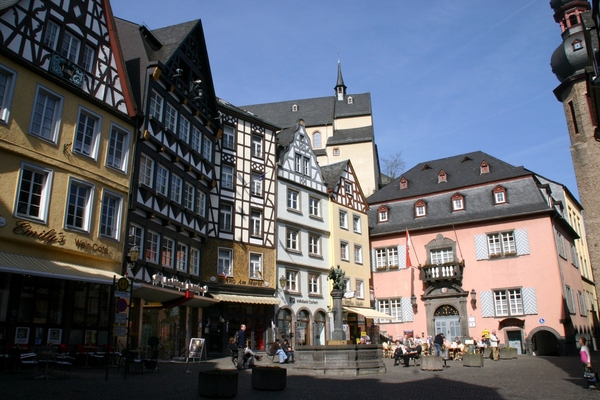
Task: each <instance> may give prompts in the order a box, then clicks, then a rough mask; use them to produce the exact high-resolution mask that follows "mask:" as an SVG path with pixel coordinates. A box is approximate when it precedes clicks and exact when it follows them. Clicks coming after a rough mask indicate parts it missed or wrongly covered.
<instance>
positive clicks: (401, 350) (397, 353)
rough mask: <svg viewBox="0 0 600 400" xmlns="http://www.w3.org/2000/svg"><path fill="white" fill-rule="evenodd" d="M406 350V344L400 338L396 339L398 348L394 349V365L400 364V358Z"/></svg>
mask: <svg viewBox="0 0 600 400" xmlns="http://www.w3.org/2000/svg"><path fill="white" fill-rule="evenodd" d="M405 352H406V348H405V347H404V344H403V343H402V342H401V341H400V340H396V350H394V365H395V366H396V365H400V358H401V357H402V356H403V355H404V353H405Z"/></svg>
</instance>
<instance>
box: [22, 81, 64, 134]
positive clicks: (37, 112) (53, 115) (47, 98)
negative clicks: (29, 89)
mask: <svg viewBox="0 0 600 400" xmlns="http://www.w3.org/2000/svg"><path fill="white" fill-rule="evenodd" d="M62 102H63V99H62V97H60V96H59V95H57V94H55V93H52V92H50V91H49V90H47V89H44V88H42V87H39V86H38V88H37V93H36V95H35V103H34V105H33V112H32V113H31V126H30V128H29V133H31V134H32V135H35V136H38V137H40V138H42V139H46V140H49V141H51V142H53V143H56V141H57V137H58V131H59V126H60V115H61V113H62V110H61V108H62Z"/></svg>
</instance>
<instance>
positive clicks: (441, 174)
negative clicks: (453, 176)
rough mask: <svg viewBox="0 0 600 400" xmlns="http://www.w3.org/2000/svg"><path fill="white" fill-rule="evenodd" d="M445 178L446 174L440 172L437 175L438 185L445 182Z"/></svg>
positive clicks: (442, 171)
mask: <svg viewBox="0 0 600 400" xmlns="http://www.w3.org/2000/svg"><path fill="white" fill-rule="evenodd" d="M446 178H447V176H446V173H445V172H444V170H441V171H440V172H439V174H438V183H442V182H447V180H446Z"/></svg>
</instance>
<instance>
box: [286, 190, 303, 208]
mask: <svg viewBox="0 0 600 400" xmlns="http://www.w3.org/2000/svg"><path fill="white" fill-rule="evenodd" d="M299 195H300V193H299V192H297V191H296V190H292V189H288V191H287V208H288V209H292V210H296V211H300V205H299V204H298V196H299Z"/></svg>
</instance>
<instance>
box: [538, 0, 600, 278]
mask: <svg viewBox="0 0 600 400" xmlns="http://www.w3.org/2000/svg"><path fill="white" fill-rule="evenodd" d="M550 6H551V7H552V9H553V10H554V20H555V21H556V22H557V23H558V24H559V25H560V28H561V32H562V43H561V44H560V45H559V46H558V48H557V49H556V50H555V51H554V53H553V54H552V58H551V61H550V65H551V67H552V72H553V73H554V74H555V75H556V77H557V78H558V80H559V81H560V84H559V85H558V86H557V87H556V89H554V95H555V96H556V98H557V99H558V101H560V102H561V103H562V104H563V109H564V113H565V118H566V121H567V128H568V130H569V138H570V141H571V157H572V159H573V167H574V169H575V176H576V179H577V187H578V190H579V196H580V199H581V205H582V206H583V209H584V215H585V229H586V230H587V241H588V248H589V253H590V263H591V267H592V270H593V275H594V278H595V280H596V281H600V201H598V191H599V190H600V130H599V129H598V105H599V104H600V102H599V101H598V100H599V95H600V90H599V88H600V87H599V86H597V85H598V84H597V83H596V79H597V77H598V73H597V65H596V62H595V60H596V59H597V54H595V52H597V49H598V30H597V23H595V22H594V19H595V18H594V16H595V15H596V12H592V10H591V7H590V3H588V1H587V0H551V1H550Z"/></svg>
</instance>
